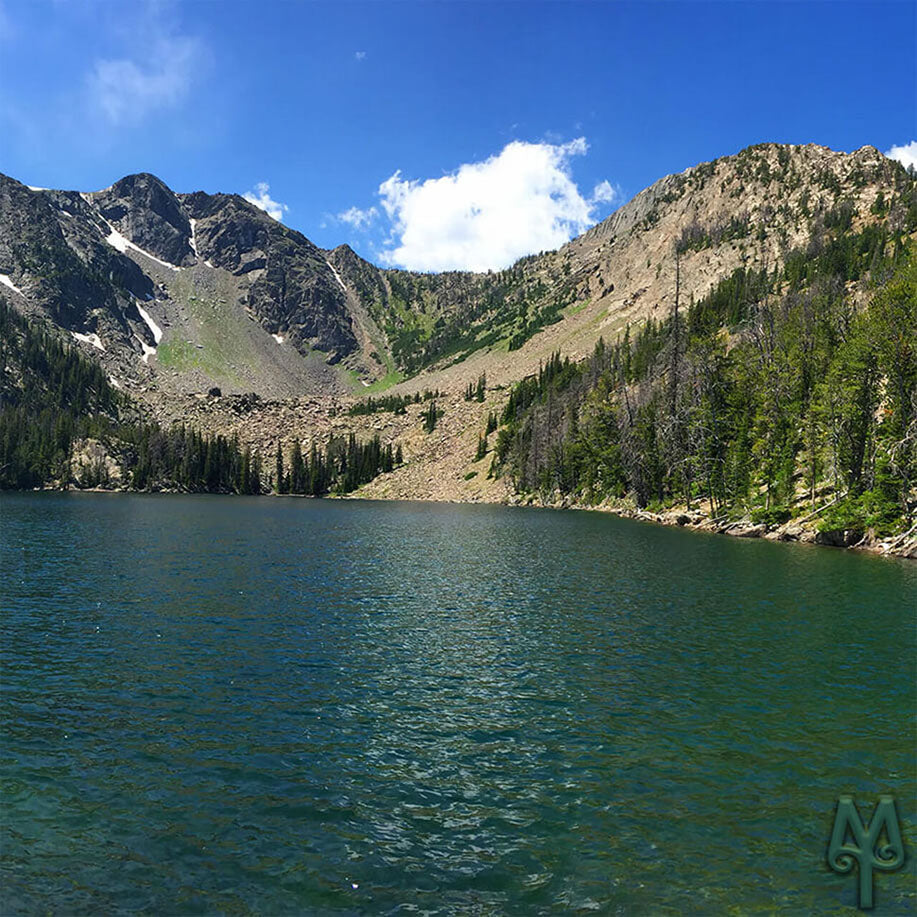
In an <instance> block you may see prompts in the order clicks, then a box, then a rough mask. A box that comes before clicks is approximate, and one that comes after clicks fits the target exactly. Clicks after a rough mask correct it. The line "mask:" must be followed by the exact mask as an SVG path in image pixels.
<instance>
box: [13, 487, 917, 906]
mask: <svg viewBox="0 0 917 917" xmlns="http://www.w3.org/2000/svg"><path fill="white" fill-rule="evenodd" d="M0 512H2V528H0V531H2V554H0V560H2V575H3V587H2V628H3V630H2V666H3V668H2V693H0V702H2V715H3V735H2V742H0V769H2V780H3V808H2V837H0V840H2V875H0V883H2V891H0V912H2V913H3V914H4V915H6V914H19V913H46V912H52V913H57V914H70V913H85V914H107V913H113V912H118V911H131V912H136V911H141V912H149V913H157V914H184V913H226V914H247V913H253V912H254V913H261V914H311V913H329V912H340V913H355V914H356V913H395V912H414V911H420V912H424V913H459V914H468V913H474V914H491V913H507V912H508V913H520V914H522V913H546V912H575V911H580V910H582V911H598V912H602V913H621V914H683V913H699V914H733V913H735V914H745V913H774V912H779V913H794V914H795V913H798V914H813V913H815V914H817V913H853V912H854V907H855V904H856V879H855V878H852V877H850V876H848V877H842V876H838V875H836V874H833V873H830V872H828V870H827V868H826V866H825V850H826V846H827V842H828V837H829V833H830V829H831V823H832V818H833V808H834V804H835V802H836V799H837V796H838V795H839V794H841V793H844V792H848V793H853V794H854V795H855V796H856V798H857V800H858V801H859V802H860V804H861V808H862V809H864V810H866V811H865V812H864V814H868V813H871V811H872V806H873V805H874V804H875V800H876V798H877V796H878V794H879V793H880V792H885V793H891V794H893V795H894V796H895V797H896V798H897V800H898V803H899V810H900V813H901V816H902V821H903V822H904V829H905V833H906V840H907V842H908V844H909V854H910V860H909V865H908V866H906V867H905V869H904V870H903V871H901V872H898V873H895V874H891V875H889V874H877V880H876V900H877V913H894V914H897V913H911V912H912V910H913V908H914V905H915V898H914V897H913V894H914V885H915V874H914V869H913V863H914V857H915V856H917V847H915V844H917V830H915V829H917V811H915V809H917V807H915V740H917V734H915V722H914V713H915V710H917V697H915V668H914V665H915V658H917V654H915V650H917V645H915V607H917V564H914V563H909V562H905V561H895V560H887V559H881V558H875V557H864V556H856V555H852V554H849V553H843V552H839V551H832V550H830V549H818V548H806V547H793V546H784V545H774V544H770V543H763V542H741V541H736V540H732V539H728V538H724V537H719V536H705V535H699V534H695V533H687V532H683V531H678V530H673V529H666V528H660V527H655V526H650V525H644V524H640V523H634V522H628V521H625V520H619V519H614V518H611V517H608V516H603V515H599V514H592V513H572V512H568V513H562V512H552V511H545V510H525V509H511V508H503V507H473V506H469V507H460V506H443V505H428V504H412V503H401V504H398V503H392V504H383V503H358V502H354V503H344V502H319V501H307V500H294V499H289V500H276V499H259V498H251V499H249V498H207V497H141V496H136V497H127V496H102V495H98V496H89V495H70V496H67V495H41V494H37V495H23V496H12V497H4V498H3V499H2V501H0Z"/></svg>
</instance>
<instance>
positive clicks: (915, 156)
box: [885, 140, 917, 169]
mask: <svg viewBox="0 0 917 917" xmlns="http://www.w3.org/2000/svg"><path fill="white" fill-rule="evenodd" d="M885 155H886V156H887V157H888V158H889V159H897V160H898V162H900V163H901V164H902V165H903V166H904V167H905V168H907V167H908V166H913V167H914V168H915V169H917V140H912V141H911V142H910V143H906V144H904V146H893V147H892V148H891V149H890V150H888V151H887V152H886V154H885Z"/></svg>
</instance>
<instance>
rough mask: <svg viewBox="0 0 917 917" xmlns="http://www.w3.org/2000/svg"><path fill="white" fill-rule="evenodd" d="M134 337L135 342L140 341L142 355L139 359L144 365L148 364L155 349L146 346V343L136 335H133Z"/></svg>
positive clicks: (154, 353)
mask: <svg viewBox="0 0 917 917" xmlns="http://www.w3.org/2000/svg"><path fill="white" fill-rule="evenodd" d="M134 337H136V338H137V340H138V341H140V348H141V350H143V355H142V356H141V357H140V359H141V360H142V361H143V362H144V363H149V362H150V357H152V356H155V355H156V348H155V347H150V345H149V344H147V342H146V341H145V340H143V338H141V337H138V336H137V335H136V334H135V335H134Z"/></svg>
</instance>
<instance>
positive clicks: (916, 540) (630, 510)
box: [0, 487, 917, 560]
mask: <svg viewBox="0 0 917 917" xmlns="http://www.w3.org/2000/svg"><path fill="white" fill-rule="evenodd" d="M29 493H73V494H112V495H120V494H133V495H146V496H210V497H239V496H251V497H291V498H294V499H307V500H353V501H358V500H363V501H367V500H378V501H379V502H383V503H398V502H417V503H443V504H455V505H469V506H473V505H486V506H518V507H532V508H538V509H554V510H579V511H582V512H593V513H607V514H608V515H611V516H618V517H619V518H622V519H633V520H635V521H638V522H650V523H653V524H655V525H665V526H669V527H671V528H683V529H688V530H690V531H696V532H706V533H708V534H712V535H729V536H731V537H733V538H749V539H751V538H755V539H757V538H763V539H765V540H766V541H777V542H783V543H788V544H811V545H816V546H818V547H830V548H841V549H843V550H846V551H858V552H861V553H866V554H874V555H877V556H879V557H899V558H903V559H904V560H917V526H914V527H912V528H911V529H910V530H909V531H908V532H905V533H904V534H901V535H895V536H891V537H887V538H878V537H877V536H876V535H875V533H874V532H873V531H872V530H869V531H867V532H865V533H862V532H851V531H841V530H838V531H837V532H828V533H825V532H818V531H817V530H815V529H813V528H809V527H806V526H805V525H804V524H803V523H804V522H805V521H806V520H807V519H809V518H811V515H810V516H804V517H802V519H790V520H788V521H787V522H785V523H782V524H781V525H777V526H771V525H768V524H767V523H764V522H759V523H753V522H752V521H751V520H750V519H747V518H745V519H738V520H733V521H731V522H726V521H718V520H714V519H711V518H710V517H709V516H708V515H707V514H705V513H703V512H700V511H698V510H690V511H689V510H687V509H670V510H666V511H665V512H662V513H654V512H651V511H649V510H642V509H638V508H636V507H632V506H627V505H615V504H611V503H598V504H594V505H590V504H585V503H579V502H576V501H570V500H556V501H554V502H551V503H548V502H545V501H543V500H540V499H538V498H536V497H534V496H531V495H528V496H518V497H516V498H507V499H502V500H486V499H485V500H461V499H452V500H450V499H441V498H435V497H420V496H418V497H407V496H403V495H401V496H398V497H384V496H378V495H375V494H372V495H370V494H365V495H364V494H361V493H360V492H359V490H357V491H354V492H352V493H349V494H325V495H323V496H314V495H312V494H278V493H274V492H271V493H265V494H235V493H201V492H197V491H183V490H156V491H142V490H124V489H120V488H104V487H68V488H66V489H64V488H52V487H41V488H35V489H33V490H4V491H0V495H2V494H29Z"/></svg>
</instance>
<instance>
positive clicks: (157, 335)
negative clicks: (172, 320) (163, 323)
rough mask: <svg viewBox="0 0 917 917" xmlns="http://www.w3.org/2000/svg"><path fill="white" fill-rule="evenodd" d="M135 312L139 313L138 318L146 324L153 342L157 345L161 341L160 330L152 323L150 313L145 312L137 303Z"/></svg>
mask: <svg viewBox="0 0 917 917" xmlns="http://www.w3.org/2000/svg"><path fill="white" fill-rule="evenodd" d="M137 311H138V312H139V313H140V317H141V318H142V319H143V320H144V321H145V322H146V326H147V328H149V329H150V332H151V333H152V335H153V340H154V341H155V342H156V344H157V345H158V344H159V342H160V341H161V340H162V328H160V327H159V325H157V324H156V322H154V321H153V316H152V315H150V313H149V312H147V311H146V309H144V308H143V306H141V305H140V303H139V302H138V303H137Z"/></svg>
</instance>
